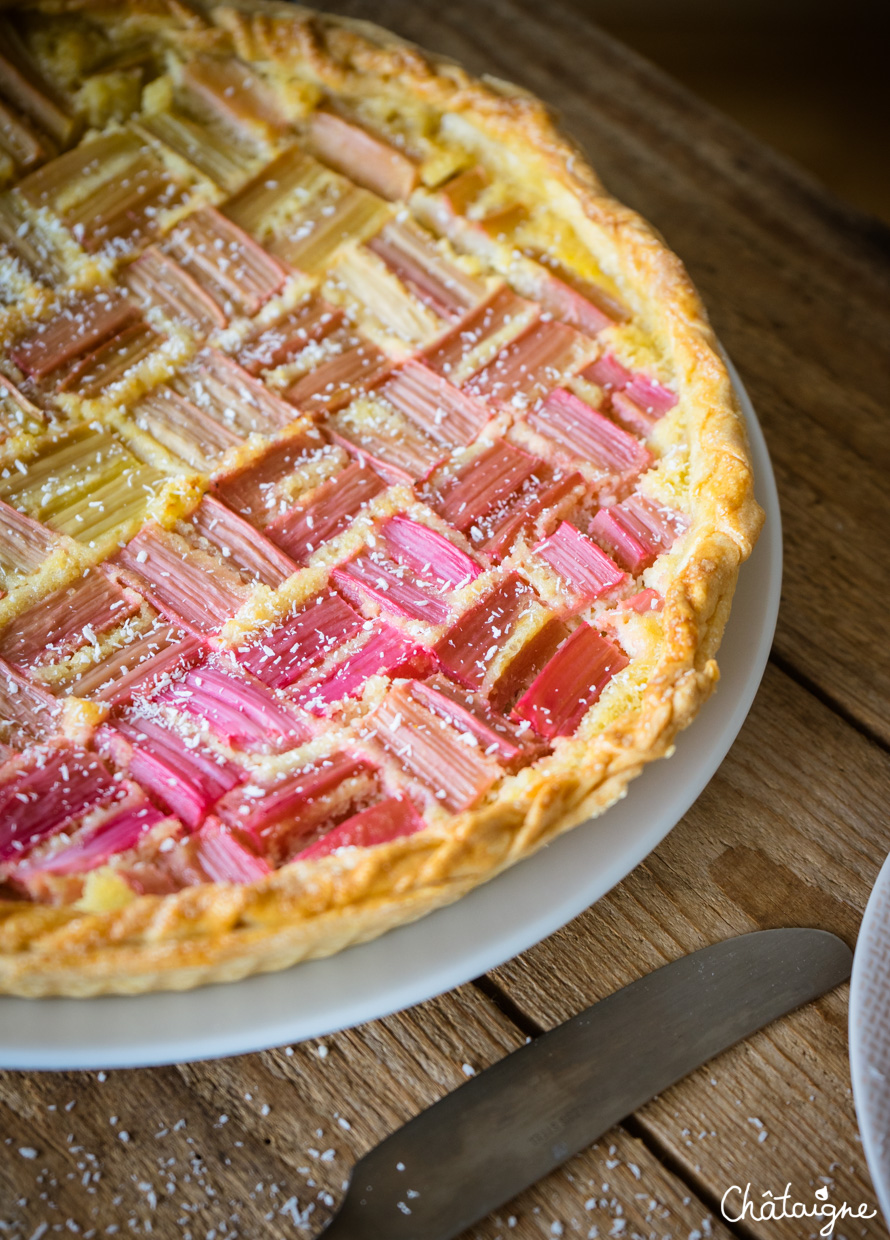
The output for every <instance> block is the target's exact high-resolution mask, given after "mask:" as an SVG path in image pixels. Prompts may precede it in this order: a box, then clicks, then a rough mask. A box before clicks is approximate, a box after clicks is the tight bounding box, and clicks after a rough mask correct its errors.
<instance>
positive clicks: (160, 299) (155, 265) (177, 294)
mask: <svg viewBox="0 0 890 1240" xmlns="http://www.w3.org/2000/svg"><path fill="white" fill-rule="evenodd" d="M122 279H123V281H124V283H125V284H126V286H127V288H128V289H129V290H130V292H131V293H132V294H133V295H134V296H135V297H136V298H137V299H138V300H139V301H141V302H142V303H143V304H144V305H146V306H159V307H160V308H161V309H162V310H164V311H165V312H166V313H167V314H168V315H169V316H170V318H172V319H173V321H174V322H184V323H186V324H187V325H188V326H189V327H191V328H193V329H194V330H195V331H197V332H199V333H200V334H201V335H206V334H207V333H208V332H211V331H213V330H214V328H217V327H225V325H226V323H227V322H228V319H227V317H226V315H225V313H224V312H223V310H222V308H221V307H220V306H219V305H218V303H217V302H216V301H214V299H213V298H212V297H211V296H210V294H209V293H208V292H207V291H206V290H205V289H203V288H202V287H201V285H200V284H199V283H198V281H197V280H196V279H194V277H193V276H191V275H190V274H189V273H188V272H187V271H186V270H185V268H184V267H181V266H180V265H179V263H177V262H175V261H174V259H172V258H171V257H170V256H169V254H165V253H164V252H163V251H162V250H159V249H158V248H157V246H153V245H152V246H149V248H148V249H147V250H146V251H145V252H144V253H143V254H141V255H140V256H139V258H137V259H136V261H135V262H133V263H131V264H130V266H129V267H127V268H126V270H125V271H124V272H123V274H122Z"/></svg>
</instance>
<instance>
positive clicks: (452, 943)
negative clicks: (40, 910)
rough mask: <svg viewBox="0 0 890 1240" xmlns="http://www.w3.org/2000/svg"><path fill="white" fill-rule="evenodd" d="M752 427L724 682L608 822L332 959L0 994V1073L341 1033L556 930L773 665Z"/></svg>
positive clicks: (769, 527) (711, 763)
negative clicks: (230, 977)
mask: <svg viewBox="0 0 890 1240" xmlns="http://www.w3.org/2000/svg"><path fill="white" fill-rule="evenodd" d="M733 375H734V378H735V380H736V383H737V386H738V392H739V396H740V399H741V401H742V404H743V407H744V409H745V413H746V416H747V419H748V427H749V432H750V437H751V448H752V452H753V458H754V468H755V472H756V477H757V489H758V498H759V500H760V503H761V504H762V505H763V507H764V508H765V509H766V513H767V524H766V527H765V529H764V532H763V535H762V537H761V539H760V541H759V542H758V544H757V547H756V548H755V551H754V554H753V555H752V557H751V559H750V561H749V562H748V563H747V564H746V565H745V567H744V569H743V571H742V573H741V576H740V579H739V585H738V589H737V591H736V597H735V601H734V603H733V609H732V614H731V617H730V620H729V624H728V625H727V629H726V636H725V638H724V641H723V645H722V647H721V650H720V669H721V681H720V687H719V690H718V692H717V693H716V695H715V696H714V697H713V698H712V699H711V701H709V702H708V703H707V705H706V706H705V707H704V708H703V710H702V716H701V718H700V719H698V720H696V722H695V723H694V724H693V725H692V727H691V729H690V730H689V731H688V732H686V733H685V734H684V735H682V736H681V737H680V738H679V742H678V745H677V751H676V753H675V755H674V756H673V757H672V758H671V759H670V760H669V761H667V762H656V763H655V764H653V765H652V766H650V767H648V768H647V769H646V770H645V771H644V773H643V774H642V775H641V776H640V777H639V778H638V779H636V780H635V781H634V782H633V784H632V785H631V787H630V791H629V794H628V796H627V797H626V798H625V799H624V800H623V801H621V802H620V803H619V804H617V805H615V806H613V807H612V808H611V809H610V810H609V811H608V812H607V813H606V814H605V815H604V816H603V817H601V818H598V819H594V820H592V821H591V822H589V823H587V824H584V825H582V826H579V827H576V828H575V829H574V830H573V831H571V832H569V833H568V834H567V835H564V836H562V837H560V838H559V839H558V840H556V841H555V842H554V843H553V844H551V845H549V847H547V848H545V849H543V850H542V851H541V852H540V853H538V854H537V855H536V856H534V857H531V858H529V859H528V860H527V861H524V862H522V863H520V864H519V865H517V866H514V867H513V869H511V870H508V871H507V872H506V873H504V874H501V875H500V876H499V877H498V878H496V879H494V880H493V881H492V882H490V883H487V884H485V885H484V886H482V887H479V888H477V889H476V890H475V891H473V892H471V893H470V894H469V895H468V896H464V898H463V899H461V900H460V901H458V903H457V904H454V905H451V906H449V907H448V908H444V909H440V910H439V911H438V912H435V913H432V914H430V915H429V916H428V917H425V918H424V919H423V920H421V921H418V922H415V923H414V924H412V925H408V926H403V927H401V928H400V929H398V930H393V931H391V932H390V933H389V934H386V935H384V936H383V937H382V938H379V939H376V940H375V941H374V942H372V943H366V944H364V945H362V946H360V947H353V948H350V949H349V950H348V951H345V952H341V953H340V954H339V955H337V956H332V957H331V958H330V959H327V960H318V961H311V962H309V963H307V964H301V965H297V966H296V967H294V968H292V969H288V970H286V971H284V972H281V973H273V974H267V975H265V976H261V977H253V978H248V979H247V980H246V981H243V982H235V983H232V984H230V985H226V986H207V987H204V988H202V989H200V990H192V991H188V992H186V993H184V994H151V995H141V996H138V997H133V998H101V999H39V1000H35V999H31V1000H29V999H11V998H0V1067H5V1068H31V1069H36V1068H53V1069H58V1070H62V1069H73V1068H109V1067H111V1068H116V1067H133V1066H139V1065H148V1064H162V1063H176V1062H182V1061H184V1060H189V1059H210V1058H214V1057H217V1056H220V1055H235V1054H240V1053H243V1052H246V1051H255V1050H261V1049H265V1048H267V1047H270V1046H280V1045H282V1044H283V1043H286V1042H297V1041H300V1040H302V1039H304V1038H309V1037H318V1036H320V1035H322V1034H326V1033H330V1032H332V1031H334V1030H336V1029H344V1028H347V1027H349V1026H350V1025H357V1024H360V1023H361V1022H362V1021H366V1020H372V1019H374V1018H376V1017H379V1016H385V1015H388V1014H389V1013H390V1012H394V1011H398V1010H399V1009H401V1008H404V1007H409V1006H410V1005H411V1004H414V1003H419V1002H421V1000H423V999H428V998H430V997H431V996H432V995H437V994H441V993H442V992H443V991H445V990H449V989H451V988H452V987H453V986H458V985H461V984H462V983H464V982H466V981H469V980H470V979H471V978H474V977H478V976H479V975H480V974H482V973H485V972H486V971H487V970H488V969H492V968H494V967H495V966H496V965H499V964H503V962H504V961H505V960H509V959H510V957H511V956H515V955H518V953H519V952H522V951H525V950H526V948H528V947H531V946H532V945H533V944H534V943H537V942H539V941H540V940H541V939H543V938H545V937H546V936H547V935H548V934H552V933H553V932H554V931H555V930H558V929H559V927H560V926H563V925H565V924H566V922H568V921H570V920H571V919H572V918H573V917H576V916H577V915H578V913H580V912H581V911H582V910H583V909H585V908H587V907H588V905H590V904H592V903H594V901H596V900H598V899H599V898H600V897H601V896H603V895H605V893H606V892H607V891H608V890H609V889H610V888H611V887H613V886H614V885H615V884H616V883H617V882H619V881H620V880H621V879H622V878H624V876H625V875H626V874H629V873H630V871H631V870H632V869H634V867H635V866H637V865H638V864H639V863H640V862H641V861H642V860H643V858H644V857H645V856H646V855H647V854H648V853H650V852H651V851H652V849H653V848H655V846H656V845H657V844H658V843H660V841H661V840H662V839H663V838H664V837H665V836H666V835H667V833H668V832H669V831H670V830H671V828H672V827H673V826H674V825H675V823H677V822H678V821H679V820H680V818H682V816H683V815H684V814H685V813H686V811H687V809H688V808H689V807H690V805H692V803H693V801H695V799H696V798H697V797H698V795H699V793H700V792H701V791H702V789H703V788H704V787H705V785H706V784H707V783H708V781H709V780H710V778H711V776H712V775H713V774H714V772H715V771H716V770H717V767H718V766H719V765H720V763H721V762H722V761H723V758H724V757H725V755H726V753H727V751H728V750H729V747H730V745H731V744H732V742H733V741H734V740H735V737H736V735H737V733H738V731H739V729H740V728H741V726H742V724H743V723H744V720H745V716H746V715H747V713H748V710H749V708H750V706H751V703H752V701H753V700H754V694H755V693H756V692H757V687H758V685H759V684H760V679H761V676H762V674H763V669H764V667H765V665H766V660H767V656H768V654H769V650H770V645H771V642H772V638H773V632H774V629H775V624H776V615H777V612H778V607H779V595H780V591H781V578H782V531H781V520H780V515H779V502H778V496H777V494H776V484H775V479H774V477H773V471H772V466H771V464H770V460H769V456H768V454H767V450H766V444H765V442H764V439H763V434H762V432H761V430H760V427H759V425H758V423H757V418H756V415H755V413H754V410H753V408H752V407H751V402H750V400H749V399H748V397H747V394H746V393H745V392H744V390H743V388H742V386H741V383H740V382H739V380H738V376H737V375H735V372H734V371H733Z"/></svg>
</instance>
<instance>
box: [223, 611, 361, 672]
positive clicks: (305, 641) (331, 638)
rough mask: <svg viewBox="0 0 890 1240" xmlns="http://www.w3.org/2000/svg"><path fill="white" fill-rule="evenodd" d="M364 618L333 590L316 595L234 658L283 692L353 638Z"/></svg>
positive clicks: (240, 649)
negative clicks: (282, 689)
mask: <svg viewBox="0 0 890 1240" xmlns="http://www.w3.org/2000/svg"><path fill="white" fill-rule="evenodd" d="M364 623H365V621H364V618H363V617H362V616H360V615H359V614H358V612H357V611H354V610H353V608H351V607H350V606H349V604H348V603H346V602H345V601H344V600H343V599H342V598H341V597H340V595H339V594H337V593H335V592H334V591H333V590H330V591H326V592H324V593H322V594H318V595H316V597H315V598H314V599H311V600H310V601H309V602H308V603H306V604H304V605H303V606H302V607H300V608H299V609H298V610H297V611H296V613H295V614H294V615H293V616H291V618H290V619H289V620H286V621H285V622H284V623H283V624H281V625H280V626H279V627H278V628H276V629H273V630H272V631H271V632H261V633H259V634H257V635H256V636H255V637H254V639H253V640H252V641H251V642H250V644H249V645H244V646H241V647H239V648H238V649H237V650H236V651H234V652H233V653H234V655H235V658H236V659H237V661H238V662H239V663H240V664H241V666H242V667H244V668H246V669H247V670H248V671H249V672H251V673H252V674H253V675H254V676H256V678H257V679H258V680H261V681H262V682H263V684H265V685H269V687H270V688H272V689H281V688H284V687H285V686H286V685H290V684H293V682H294V681H295V680H297V679H298V678H299V677H300V676H301V675H302V674H303V672H305V671H306V670H307V669H308V668H310V667H312V666H314V665H315V664H316V663H320V662H321V660H322V659H323V658H324V657H325V656H326V655H328V654H330V653H331V652H332V651H333V650H336V649H337V647H338V646H340V645H342V643H343V642H345V641H347V640H348V639H349V638H350V637H352V636H354V635H355V634H356V633H357V632H358V631H359V630H360V629H361V628H362V627H363V626H364Z"/></svg>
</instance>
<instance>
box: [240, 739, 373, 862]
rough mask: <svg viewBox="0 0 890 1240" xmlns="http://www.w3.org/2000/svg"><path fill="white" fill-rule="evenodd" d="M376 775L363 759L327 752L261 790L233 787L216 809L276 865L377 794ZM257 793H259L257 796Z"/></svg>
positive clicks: (254, 786) (258, 788)
mask: <svg viewBox="0 0 890 1240" xmlns="http://www.w3.org/2000/svg"><path fill="white" fill-rule="evenodd" d="M377 788H378V777H377V772H376V769H375V767H373V766H372V765H371V763H370V762H368V760H367V759H366V758H363V757H359V756H357V755H355V754H351V753H332V754H329V755H328V756H327V757H325V758H320V759H318V760H317V761H315V762H313V763H310V764H309V765H307V766H305V767H303V768H302V769H301V770H298V771H295V772H293V773H292V774H288V775H285V776H283V777H282V778H280V779H279V780H278V781H277V782H276V783H274V784H272V785H271V786H270V787H268V788H267V789H266V790H265V791H264V792H263V790H262V789H261V788H260V787H258V786H257V785H254V784H252V785H250V786H249V787H247V788H243V789H242V788H239V789H238V790H237V791H236V792H234V793H232V794H231V795H229V796H227V797H226V798H225V799H224V800H223V801H221V802H220V804H219V805H218V806H217V808H216V812H217V815H218V816H219V818H220V819H221V820H222V821H223V822H225V823H227V824H228V825H230V826H232V827H236V828H239V829H240V830H241V831H245V832H248V833H249V834H250V835H252V836H254V837H255V838H256V839H257V840H259V842H260V844H261V846H262V848H263V850H264V852H265V854H266V856H267V857H268V859H269V860H270V861H271V863H272V864H273V865H278V864H280V863H281V862H282V861H285V860H286V859H287V858H288V856H289V855H292V854H293V852H294V850H295V848H297V849H298V848H299V845H300V842H301V841H302V840H305V838H306V837H307V836H311V835H313V834H315V833H316V832H317V831H318V830H320V829H324V828H325V827H327V826H328V825H331V826H333V825H335V824H337V823H338V822H341V821H343V819H344V818H347V817H349V816H350V815H351V814H352V813H354V812H355V810H357V809H358V808H359V807H360V806H361V805H362V803H365V804H366V803H367V802H368V801H369V800H371V799H372V798H374V797H375V796H376V795H377ZM258 794H259V795H258Z"/></svg>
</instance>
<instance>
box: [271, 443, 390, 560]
mask: <svg viewBox="0 0 890 1240" xmlns="http://www.w3.org/2000/svg"><path fill="white" fill-rule="evenodd" d="M384 486H385V483H384V481H383V479H382V478H381V477H380V475H379V474H377V473H375V471H374V470H373V469H369V468H368V467H367V466H365V465H360V464H358V462H355V461H354V462H353V463H352V464H350V465H347V466H346V468H345V469H344V470H342V471H341V472H340V473H339V474H336V475H335V476H334V477H333V478H329V479H328V481H327V482H324V483H322V485H321V486H320V487H316V488H315V490H313V491H312V492H311V493H310V495H309V496H308V498H307V499H306V500H305V501H303V502H301V503H299V504H297V505H296V507H294V508H291V509H290V510H289V511H288V512H285V513H282V515H281V516H280V517H276V518H275V520H274V521H270V523H269V524H268V525H267V526H266V533H267V534H268V536H269V538H271V539H272V541H273V542H274V543H276V544H277V545H278V546H279V547H281V548H282V549H283V550H284V551H286V552H287V554H288V555H289V556H290V557H291V558H292V559H293V560H295V561H296V562H297V563H298V564H303V563H305V562H306V560H308V559H309V557H310V556H311V555H312V553H313V551H316V550H317V549H318V548H319V547H321V546H323V545H324V544H325V543H326V542H328V541H329V540H330V539H331V538H333V537H334V536H335V535H336V534H339V533H340V532H341V531H342V530H344V529H345V528H346V526H347V525H349V523H350V522H351V521H352V520H353V519H354V518H355V517H356V516H358V513H359V512H360V511H361V509H362V508H363V507H364V506H365V504H367V503H368V501H369V500H372V499H373V498H374V496H375V495H379V494H380V492H381V491H382V490H383V489H384Z"/></svg>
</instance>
